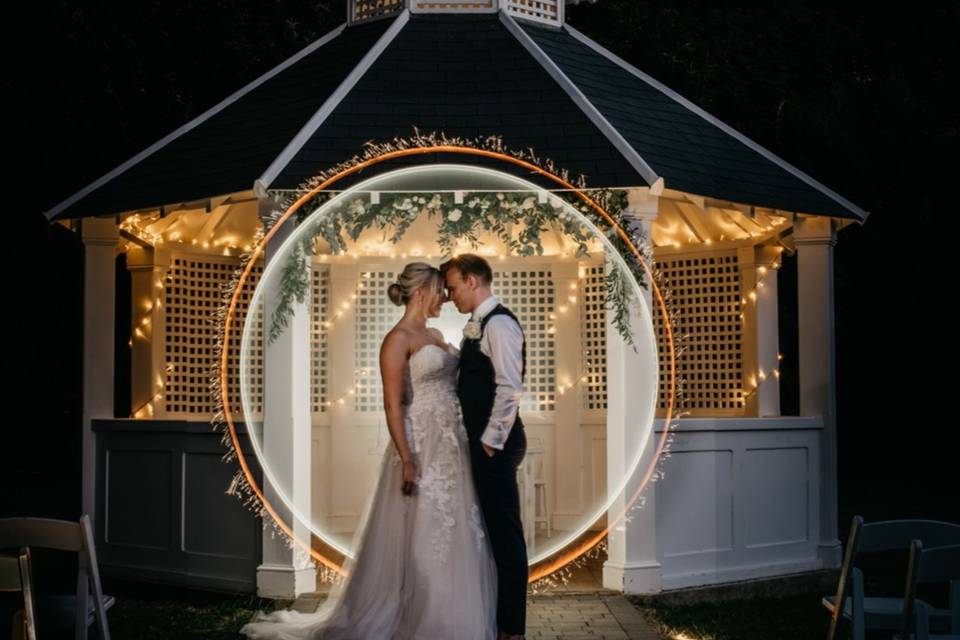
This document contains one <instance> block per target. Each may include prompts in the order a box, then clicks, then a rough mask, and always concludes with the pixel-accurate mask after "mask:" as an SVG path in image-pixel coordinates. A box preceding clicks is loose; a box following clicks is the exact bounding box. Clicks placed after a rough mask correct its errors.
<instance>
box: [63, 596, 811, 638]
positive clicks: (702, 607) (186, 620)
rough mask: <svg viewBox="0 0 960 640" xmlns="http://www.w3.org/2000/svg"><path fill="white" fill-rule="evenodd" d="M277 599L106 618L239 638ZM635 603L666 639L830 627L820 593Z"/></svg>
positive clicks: (168, 604) (136, 606) (128, 627)
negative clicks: (259, 612) (685, 602)
mask: <svg viewBox="0 0 960 640" xmlns="http://www.w3.org/2000/svg"><path fill="white" fill-rule="evenodd" d="M275 604H276V605H277V606H285V605H287V604H289V603H285V602H277V603H274V601H272V600H263V599H260V598H257V597H255V596H233V597H222V598H217V597H209V598H205V599H202V600H200V601H196V600H194V598H189V599H184V600H180V599H174V598H159V599H158V598H155V597H150V596H144V595H142V594H138V595H136V596H120V597H118V599H117V604H116V605H115V606H114V607H113V608H112V609H110V611H109V612H108V614H107V618H108V620H109V623H110V632H111V635H112V637H113V638H115V640H154V639H156V640H161V639H162V640H169V639H170V638H177V639H183V640H200V639H210V640H225V639H230V640H237V639H238V638H241V637H242V636H240V635H239V634H238V633H237V632H238V631H239V629H240V627H242V626H243V625H244V624H245V623H246V622H247V621H249V620H250V618H251V617H252V616H253V615H254V613H255V612H256V610H257V609H261V610H272V609H273V608H274V606H275ZM637 606H638V608H639V609H640V611H641V612H642V613H643V615H644V616H645V617H646V618H647V619H648V620H650V621H651V622H652V623H653V624H654V625H655V627H656V628H657V630H658V631H659V632H660V634H661V636H662V637H663V638H664V639H665V640H816V639H818V638H824V637H826V633H827V614H826V611H825V610H824V609H823V608H822V607H821V605H820V597H819V596H816V595H802V596H792V597H787V598H783V599H765V600H735V601H730V602H723V603H719V604H698V605H686V606H663V605H658V606H656V607H655V608H654V607H649V606H642V605H637ZM91 631H93V630H92V629H91ZM63 637H72V636H68V635H65V636H63ZM92 637H95V636H92Z"/></svg>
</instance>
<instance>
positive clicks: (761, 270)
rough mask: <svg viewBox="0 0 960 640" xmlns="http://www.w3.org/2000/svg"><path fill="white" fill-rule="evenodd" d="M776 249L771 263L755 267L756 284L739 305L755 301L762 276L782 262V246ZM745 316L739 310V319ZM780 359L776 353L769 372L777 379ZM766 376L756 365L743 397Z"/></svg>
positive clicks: (750, 394) (756, 388)
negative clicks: (775, 360) (751, 385)
mask: <svg viewBox="0 0 960 640" xmlns="http://www.w3.org/2000/svg"><path fill="white" fill-rule="evenodd" d="M776 249H777V257H776V258H774V259H773V261H772V262H771V263H769V264H768V265H761V266H759V267H757V284H756V285H754V287H753V288H752V289H750V291H749V292H747V293H746V295H744V296H741V298H740V306H741V307H743V306H746V305H747V304H749V302H756V301H757V290H758V289H762V288H763V280H764V278H766V277H767V275H768V274H769V273H770V272H772V271H776V270H778V269H779V268H780V267H781V265H782V264H783V257H782V253H783V247H776ZM748 300H749V302H748ZM745 318H746V314H744V313H743V312H742V311H741V312H740V320H744V319H745ZM781 360H783V354H780V353H778V354H777V366H776V367H775V368H774V369H772V370H771V371H770V374H771V375H772V376H773V377H774V378H776V379H777V380H779V379H780V361H781ZM767 378H768V376H767V374H766V373H765V372H764V370H763V367H758V368H757V371H756V372H755V373H754V374H753V376H752V382H753V387H752V388H751V389H750V391H748V392H746V393H745V394H744V396H743V399H744V400H748V399H749V398H750V397H751V396H752V395H753V394H755V393H756V392H757V390H759V389H760V385H762V384H763V383H764V382H766V381H767Z"/></svg>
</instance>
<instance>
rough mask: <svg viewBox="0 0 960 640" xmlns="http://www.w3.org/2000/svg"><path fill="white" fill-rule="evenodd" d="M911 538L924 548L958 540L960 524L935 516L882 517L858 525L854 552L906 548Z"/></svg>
mask: <svg viewBox="0 0 960 640" xmlns="http://www.w3.org/2000/svg"><path fill="white" fill-rule="evenodd" d="M913 540H920V541H922V542H923V546H924V548H925V549H932V548H933V547H943V546H948V545H955V544H960V524H954V523H952V522H939V521H937V520H883V521H881V522H871V523H869V524H865V525H863V526H862V527H861V531H860V537H859V541H858V544H857V550H856V552H857V553H872V552H876V551H897V550H903V551H906V550H907V549H909V548H910V543H911V542H912V541H913Z"/></svg>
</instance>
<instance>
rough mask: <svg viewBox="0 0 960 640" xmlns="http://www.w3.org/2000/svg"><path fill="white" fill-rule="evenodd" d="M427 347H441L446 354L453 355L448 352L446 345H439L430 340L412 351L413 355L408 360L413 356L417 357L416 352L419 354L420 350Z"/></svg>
mask: <svg viewBox="0 0 960 640" xmlns="http://www.w3.org/2000/svg"><path fill="white" fill-rule="evenodd" d="M448 346H449V345H448ZM427 347H436V348H437V349H442V350H443V352H444V353H446V354H447V355H451V356H452V355H453V354H452V353H450V349H448V348H447V347H446V346H444V347H441V346H440V345H438V344H436V343H433V342H431V343H430V344H426V345H423V346H422V347H420V348H419V349H417V350H416V351H414V352H413V355H411V356H410V360H413V359H414V358H415V357H417V354H419V353H420V352H421V351H423V350H424V349H426V348H427Z"/></svg>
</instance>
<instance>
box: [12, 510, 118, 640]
mask: <svg viewBox="0 0 960 640" xmlns="http://www.w3.org/2000/svg"><path fill="white" fill-rule="evenodd" d="M20 546H30V547H44V548H47V549H58V550H60V551H74V552H76V553H77V554H78V556H79V559H78V562H77V606H76V615H77V620H76V627H77V630H78V637H82V638H86V637H87V636H86V633H87V607H88V602H89V600H88V599H89V597H90V596H91V592H92V596H93V603H94V613H95V616H96V619H97V626H98V627H99V630H100V637H102V638H109V637H110V631H109V628H108V627H107V619H106V612H105V611H104V609H103V591H102V589H101V586H100V572H99V570H98V568H97V552H96V549H95V548H94V544H93V527H91V526H90V516H88V515H86V514H84V515H82V516H80V521H79V522H71V521H69V520H52V519H50V518H0V549H4V548H8V547H20Z"/></svg>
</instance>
